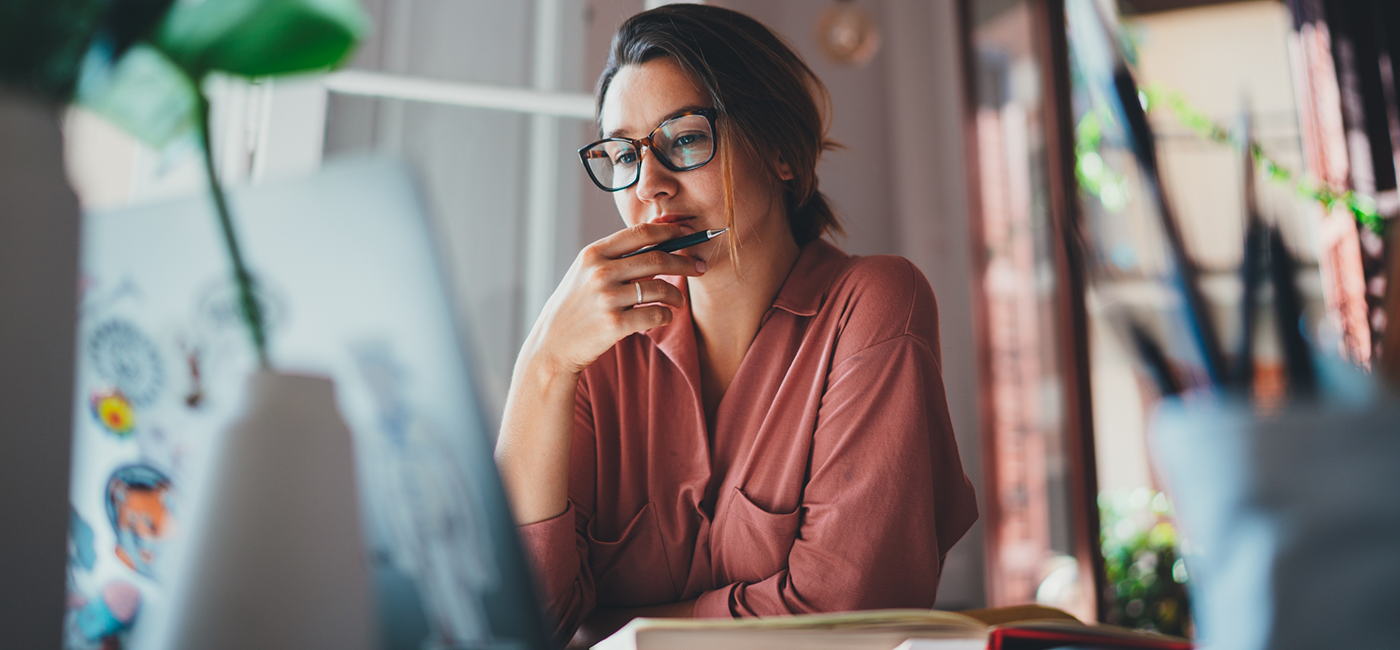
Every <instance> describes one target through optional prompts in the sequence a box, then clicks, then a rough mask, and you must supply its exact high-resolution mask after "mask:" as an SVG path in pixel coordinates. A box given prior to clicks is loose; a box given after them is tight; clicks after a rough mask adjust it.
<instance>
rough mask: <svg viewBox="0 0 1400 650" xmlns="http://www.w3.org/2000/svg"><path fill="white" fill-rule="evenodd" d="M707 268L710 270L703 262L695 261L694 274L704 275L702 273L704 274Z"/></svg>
mask: <svg viewBox="0 0 1400 650" xmlns="http://www.w3.org/2000/svg"><path fill="white" fill-rule="evenodd" d="M707 268H710V267H708V266H706V265H705V260H695V272H696V273H704V272H705V269H707Z"/></svg>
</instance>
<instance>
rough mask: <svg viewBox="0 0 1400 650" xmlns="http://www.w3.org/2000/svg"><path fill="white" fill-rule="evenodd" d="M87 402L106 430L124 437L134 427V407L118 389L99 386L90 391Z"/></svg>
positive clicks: (129, 433)
mask: <svg viewBox="0 0 1400 650" xmlns="http://www.w3.org/2000/svg"><path fill="white" fill-rule="evenodd" d="M89 403H91V404H92V414H93V416H95V417H96V418H97V421H98V422H100V423H101V424H102V426H103V428H105V429H107V430H108V431H110V432H112V433H114V434H116V435H118V436H120V437H123V438H125V437H127V436H129V435H131V432H132V430H133V429H135V428H136V409H135V408H133V407H132V406H131V400H129V399H127V398H126V394H124V393H122V392H121V391H120V390H118V389H116V388H99V389H97V390H95V391H92V396H91V397H90V398H89Z"/></svg>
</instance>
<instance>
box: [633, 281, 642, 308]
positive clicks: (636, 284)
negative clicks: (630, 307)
mask: <svg viewBox="0 0 1400 650" xmlns="http://www.w3.org/2000/svg"><path fill="white" fill-rule="evenodd" d="M632 286H634V287H636V288H637V304H638V305H640V304H642V283H640V282H633V283H632ZM634 306H636V305H634Z"/></svg>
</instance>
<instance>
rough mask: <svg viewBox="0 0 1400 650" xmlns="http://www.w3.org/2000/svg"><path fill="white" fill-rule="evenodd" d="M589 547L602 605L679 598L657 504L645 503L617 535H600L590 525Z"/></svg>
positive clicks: (637, 604) (643, 602)
mask: <svg viewBox="0 0 1400 650" xmlns="http://www.w3.org/2000/svg"><path fill="white" fill-rule="evenodd" d="M605 537H608V536H606V535H605ZM588 548H589V565H590V566H591V568H592V570H593V582H594V586H595V587H596V588H597V594H598V606H599V607H640V606H643V605H655V604H659V603H669V602H674V601H675V600H676V599H678V598H680V590H679V589H678V588H676V584H675V582H674V581H673V580H672V579H671V570H670V564H669V563H668V562H667V561H666V547H665V544H664V543H663V542H662V539H661V527H660V524H659V523H658V522H657V519H656V506H655V505H653V504H651V503H648V504H646V505H645V506H643V507H642V510H641V512H638V513H637V516H635V517H633V518H632V521H631V522H630V523H628V524H627V527H626V528H625V529H623V531H622V533H620V534H619V535H618V536H617V539H600V538H599V536H598V531H597V530H595V527H594V526H591V525H590V526H589V527H588Z"/></svg>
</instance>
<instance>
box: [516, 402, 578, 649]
mask: <svg viewBox="0 0 1400 650" xmlns="http://www.w3.org/2000/svg"><path fill="white" fill-rule="evenodd" d="M593 437H594V430H593V417H592V413H591V407H590V405H589V400H588V388H587V383H586V381H585V380H584V378H582V377H580V379H579V387H578V391H577V392H576V393H575V400H574V438H573V446H572V450H571V452H570V453H571V460H570V469H569V471H570V490H569V493H570V495H571V498H570V500H569V505H568V508H566V509H565V510H564V512H563V513H562V514H560V515H558V516H555V517H553V518H551V519H546V520H544V521H537V522H535V523H532V524H526V525H524V526H520V527H519V529H518V530H519V533H520V542H521V545H522V546H523V547H524V550H525V555H526V557H528V558H529V560H530V564H531V566H532V567H534V570H535V574H536V579H537V581H538V585H539V588H540V595H541V597H542V599H543V600H544V603H543V605H544V607H545V612H546V613H547V614H548V615H549V620H550V621H553V623H554V630H553V637H554V639H555V641H556V642H557V645H558V646H559V647H563V645H564V643H566V642H567V641H568V640H569V638H570V637H571V636H573V633H574V631H575V630H577V629H578V627H579V625H580V624H581V623H582V622H583V620H584V619H585V618H586V617H587V616H588V615H589V613H591V612H592V611H593V607H594V604H595V602H596V601H595V595H596V590H595V588H594V584H593V577H592V575H590V573H589V568H588V566H589V565H588V542H587V538H586V537H585V535H584V532H583V531H585V530H586V529H587V525H588V515H589V513H587V512H585V508H583V507H580V506H581V505H582V504H576V503H575V502H574V500H573V498H572V497H573V495H574V494H575V492H574V490H575V488H576V487H577V486H579V485H587V484H589V483H590V482H591V481H592V477H591V476H588V477H581V476H576V474H577V473H578V472H580V471H589V470H591V468H592V467H593V466H594V463H593V462H592V461H591V460H590V458H591V456H592V455H593V454H594V453H595V448H594V444H593ZM580 455H583V456H586V457H582V458H581V457H580Z"/></svg>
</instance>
